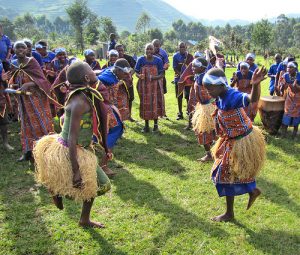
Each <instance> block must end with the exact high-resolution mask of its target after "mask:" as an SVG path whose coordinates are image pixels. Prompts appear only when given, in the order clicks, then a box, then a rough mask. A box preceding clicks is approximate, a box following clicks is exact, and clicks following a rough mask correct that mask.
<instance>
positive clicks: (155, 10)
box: [0, 0, 194, 32]
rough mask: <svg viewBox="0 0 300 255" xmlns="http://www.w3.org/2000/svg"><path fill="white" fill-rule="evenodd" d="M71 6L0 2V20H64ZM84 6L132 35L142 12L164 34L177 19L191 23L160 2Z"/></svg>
mask: <svg viewBox="0 0 300 255" xmlns="http://www.w3.org/2000/svg"><path fill="white" fill-rule="evenodd" d="M72 2H73V1H72V0H56V1H51V0H27V1H24V0H14V1H6V0H5V1H4V0H0V6H1V8H2V11H1V9H0V11H1V12H0V16H1V15H2V16H6V17H8V18H14V17H15V16H17V15H21V14H24V13H26V12H29V13H30V14H33V15H43V14H45V15H46V16H47V17H48V18H49V19H54V18H56V17H57V16H61V17H63V18H67V14H66V12H65V9H66V8H67V7H68V6H69V5H70V4H71V3H72ZM88 6H89V8H91V9H92V10H93V11H94V12H95V13H96V14H98V15H99V16H107V17H111V18H112V20H113V22H114V24H115V25H116V26H117V28H118V30H119V31H122V30H128V31H130V32H133V31H134V30H135V24H136V21H137V19H138V18H139V17H140V15H141V14H142V12H146V13H147V14H148V15H149V16H150V17H151V23H150V25H151V27H158V28H160V29H162V30H164V31H165V30H168V29H169V28H170V27H171V26H172V22H173V21H176V20H178V19H182V20H183V21H184V22H189V21H193V20H194V19H193V18H191V17H188V16H186V15H185V14H183V13H181V12H180V11H178V10H177V9H175V8H173V7H172V6H171V5H169V4H167V3H166V2H164V1H161V0H152V1H148V0H130V1H129V0H89V1H88Z"/></svg>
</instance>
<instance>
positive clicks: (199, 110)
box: [192, 103, 215, 134]
mask: <svg viewBox="0 0 300 255" xmlns="http://www.w3.org/2000/svg"><path fill="white" fill-rule="evenodd" d="M214 111H215V106H214V105H213V104H211V103H209V104H200V103H198V104H197V105H196V110H195V113H194V114H193V118H192V124H193V130H194V131H195V132H196V133H197V134H200V133H204V132H206V133H211V132H213V131H214V130H215V122H214V119H213V117H212V116H211V115H212V114H213V112H214Z"/></svg>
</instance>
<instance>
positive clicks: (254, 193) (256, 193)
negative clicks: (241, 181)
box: [247, 188, 261, 210]
mask: <svg viewBox="0 0 300 255" xmlns="http://www.w3.org/2000/svg"><path fill="white" fill-rule="evenodd" d="M260 194H261V191H260V189H259V188H255V189H254V190H253V191H252V192H250V193H249V201H248V205H247V210H249V209H250V207H251V206H252V205H253V203H254V201H255V200H256V198H257V197H258V196H259V195H260Z"/></svg>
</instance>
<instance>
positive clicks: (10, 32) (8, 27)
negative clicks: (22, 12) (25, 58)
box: [0, 17, 16, 40]
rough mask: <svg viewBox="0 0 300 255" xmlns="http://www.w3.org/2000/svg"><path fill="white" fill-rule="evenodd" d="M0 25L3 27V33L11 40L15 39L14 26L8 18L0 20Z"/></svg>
mask: <svg viewBox="0 0 300 255" xmlns="http://www.w3.org/2000/svg"><path fill="white" fill-rule="evenodd" d="M0 24H1V25H2V26H3V30H4V33H5V34H6V35H7V36H8V37H9V38H10V39H12V40H15V39H16V35H15V32H14V29H15V26H14V24H13V23H12V22H11V21H10V20H9V19H8V18H6V17H5V18H0Z"/></svg>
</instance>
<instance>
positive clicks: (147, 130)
mask: <svg viewBox="0 0 300 255" xmlns="http://www.w3.org/2000/svg"><path fill="white" fill-rule="evenodd" d="M142 132H143V133H149V132H150V128H149V120H145V127H144V128H143V130H142Z"/></svg>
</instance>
